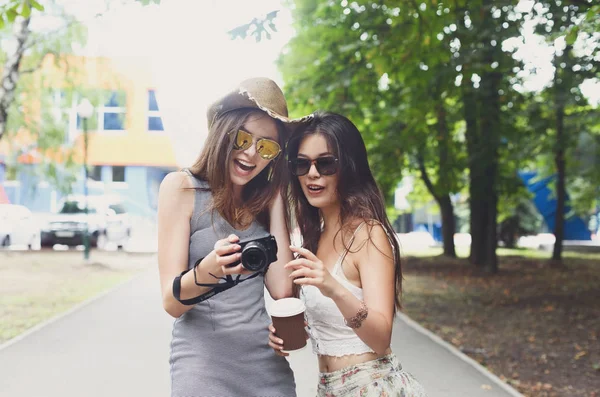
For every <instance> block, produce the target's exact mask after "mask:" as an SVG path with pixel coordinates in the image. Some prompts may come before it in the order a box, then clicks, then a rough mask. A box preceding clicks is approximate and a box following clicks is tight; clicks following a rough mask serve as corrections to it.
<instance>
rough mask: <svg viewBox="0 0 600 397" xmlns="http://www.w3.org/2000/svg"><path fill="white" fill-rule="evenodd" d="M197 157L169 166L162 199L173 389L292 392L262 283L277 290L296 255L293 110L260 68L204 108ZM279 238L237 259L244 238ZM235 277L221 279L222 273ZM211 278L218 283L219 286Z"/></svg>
mask: <svg viewBox="0 0 600 397" xmlns="http://www.w3.org/2000/svg"><path fill="white" fill-rule="evenodd" d="M207 117H208V122H209V134H208V138H207V140H206V142H205V145H204V148H203V150H202V153H201V154H200V157H199V158H198V160H197V161H196V163H195V164H194V165H193V166H192V167H190V168H189V169H185V170H183V171H181V172H173V173H170V174H169V175H167V176H166V178H165V179H164V181H163V182H162V184H161V187H160V193H159V207H158V244H159V247H158V262H159V270H160V283H161V291H162V297H163V306H164V309H165V310H166V311H167V312H168V313H169V314H170V315H171V316H173V317H175V318H176V319H175V322H174V325H173V337H172V342H171V356H170V364H171V395H172V396H267V395H269V396H295V395H296V392H295V384H294V378H293V374H292V371H291V369H290V367H289V364H288V362H287V361H286V360H285V359H283V358H282V357H277V356H276V355H274V354H273V352H272V350H271V349H270V348H269V346H268V345H267V343H266V340H267V335H268V330H267V325H268V323H269V321H270V320H269V316H268V314H267V312H266V309H265V301H264V286H266V287H267V289H268V291H269V293H270V294H271V296H273V297H274V298H275V299H279V298H283V297H286V296H291V294H292V287H291V285H288V284H286V283H282V282H281V280H282V279H287V277H288V275H289V273H290V272H291V270H290V269H285V268H284V265H285V264H286V263H287V262H288V261H290V260H291V259H292V254H291V252H290V250H289V248H288V247H289V232H288V230H289V229H288V227H287V222H286V220H287V219H288V217H287V216H286V214H287V204H286V203H287V200H284V199H283V197H282V194H280V192H286V191H287V186H288V185H287V183H288V177H287V171H286V167H285V165H284V156H283V155H281V148H282V147H284V143H285V141H286V137H287V135H288V133H287V131H288V128H287V127H288V126H289V125H291V123H292V122H293V120H289V119H288V118H287V105H286V102H285V99H284V97H283V93H282V92H281V90H280V89H279V87H278V86H277V85H276V84H275V83H274V82H273V81H271V80H269V79H264V78H257V79H250V80H246V81H244V82H242V83H241V84H240V85H239V87H238V88H236V89H235V90H234V91H232V92H231V93H229V94H227V95H226V96H224V97H223V98H220V99H219V100H218V101H216V102H215V103H214V104H213V105H212V106H211V107H210V108H209V110H208V114H207ZM269 233H270V234H271V235H273V236H274V237H275V238H276V241H277V246H278V253H277V255H278V260H277V261H275V262H273V263H272V264H270V266H269V268H268V271H266V269H264V270H261V271H259V272H255V273H252V272H250V271H248V270H246V269H245V268H244V267H243V264H241V263H240V264H237V265H236V262H239V260H240V256H241V254H240V245H239V244H238V242H240V241H241V239H254V238H259V237H264V236H265V235H266V236H268V234H269ZM224 280H226V281H227V282H229V283H234V281H235V285H233V286H231V287H230V288H228V289H225V288H222V287H223V284H221V283H222V281H224ZM215 284H219V285H218V286H216V285H215Z"/></svg>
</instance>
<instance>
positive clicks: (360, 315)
mask: <svg viewBox="0 0 600 397" xmlns="http://www.w3.org/2000/svg"><path fill="white" fill-rule="evenodd" d="M368 315H369V308H368V307H367V305H366V304H365V302H364V301H362V302H361V303H360V308H359V309H358V311H357V312H356V314H355V315H354V317H350V318H344V323H345V324H346V325H347V326H348V327H350V328H352V329H357V328H360V326H361V325H362V322H363V321H365V319H366V318H367V316H368Z"/></svg>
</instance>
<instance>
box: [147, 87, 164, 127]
mask: <svg viewBox="0 0 600 397" xmlns="http://www.w3.org/2000/svg"><path fill="white" fill-rule="evenodd" d="M148 131H164V127H163V123H162V118H161V115H160V110H159V108H158V102H157V101H156V91H155V90H148Z"/></svg>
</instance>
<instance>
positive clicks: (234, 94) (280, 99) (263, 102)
mask: <svg viewBox="0 0 600 397" xmlns="http://www.w3.org/2000/svg"><path fill="white" fill-rule="evenodd" d="M243 108H256V109H260V110H262V111H264V112H266V113H267V114H268V115H269V116H271V117H273V118H274V119H277V120H281V121H283V123H284V124H286V125H287V126H288V127H296V126H297V125H299V124H300V123H303V122H305V121H308V120H310V119H312V118H313V115H312V114H309V115H308V116H304V117H300V118H297V119H290V118H289V117H288V108H287V103H286V101H285V97H284V96H283V92H282V91H281V88H279V86H278V85H277V83H275V82H274V81H273V80H271V79H268V78H266V77H254V78H251V79H247V80H244V81H242V82H241V83H240V84H239V85H238V86H237V87H236V88H235V89H234V90H233V91H231V92H229V93H228V94H226V95H225V96H224V97H222V98H220V99H219V100H217V101H216V102H215V103H213V104H212V105H210V106H209V108H208V110H207V112H206V116H207V117H206V118H207V120H208V127H209V128H210V127H211V125H212V124H213V123H214V121H215V120H216V119H217V118H219V117H220V116H222V115H223V114H225V113H227V112H230V111H232V110H236V109H243Z"/></svg>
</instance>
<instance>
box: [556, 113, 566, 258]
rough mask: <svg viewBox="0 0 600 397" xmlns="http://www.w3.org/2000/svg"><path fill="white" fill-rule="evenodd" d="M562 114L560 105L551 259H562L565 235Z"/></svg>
mask: <svg viewBox="0 0 600 397" xmlns="http://www.w3.org/2000/svg"><path fill="white" fill-rule="evenodd" d="M564 116H565V109H564V107H562V106H560V105H559V106H557V108H556V146H557V147H556V152H555V154H554V163H555V165H556V214H555V215H554V216H555V220H554V237H555V238H556V241H555V242H554V250H553V251H552V260H553V261H556V262H560V261H562V250H563V240H564V237H565V199H566V187H565V179H566V173H567V170H566V168H567V167H566V164H565V146H564Z"/></svg>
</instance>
